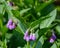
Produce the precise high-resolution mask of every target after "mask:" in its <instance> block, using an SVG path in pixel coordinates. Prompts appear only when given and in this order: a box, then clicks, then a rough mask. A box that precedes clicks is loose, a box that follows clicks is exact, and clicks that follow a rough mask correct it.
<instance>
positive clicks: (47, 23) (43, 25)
mask: <svg viewBox="0 0 60 48" xmlns="http://www.w3.org/2000/svg"><path fill="white" fill-rule="evenodd" d="M56 12H57V10H56V9H55V10H53V11H52V12H51V13H49V14H48V15H49V16H51V17H50V18H47V19H46V20H44V21H42V22H41V23H40V28H41V29H42V28H46V27H49V26H50V25H51V23H52V22H53V21H54V20H55V17H56Z"/></svg>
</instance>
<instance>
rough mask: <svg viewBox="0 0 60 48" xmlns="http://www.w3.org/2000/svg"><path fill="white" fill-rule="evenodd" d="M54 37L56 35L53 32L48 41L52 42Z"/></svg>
mask: <svg viewBox="0 0 60 48" xmlns="http://www.w3.org/2000/svg"><path fill="white" fill-rule="evenodd" d="M55 39H56V35H55V34H54V33H53V34H52V36H51V37H50V40H49V42H50V43H53V42H54V41H55Z"/></svg>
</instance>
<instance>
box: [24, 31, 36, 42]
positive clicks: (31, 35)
mask: <svg viewBox="0 0 60 48" xmlns="http://www.w3.org/2000/svg"><path fill="white" fill-rule="evenodd" d="M24 39H25V40H26V41H30V40H33V41H34V40H35V39H36V36H35V34H34V33H30V35H29V33H28V30H27V31H26V32H25V34H24Z"/></svg>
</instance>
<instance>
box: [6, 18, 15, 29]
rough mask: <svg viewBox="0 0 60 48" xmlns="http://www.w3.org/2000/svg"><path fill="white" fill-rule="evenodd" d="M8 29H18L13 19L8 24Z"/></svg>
mask: <svg viewBox="0 0 60 48" xmlns="http://www.w3.org/2000/svg"><path fill="white" fill-rule="evenodd" d="M6 26H7V28H8V29H10V30H13V29H14V28H16V24H15V23H14V22H13V20H12V19H9V21H8V23H7V25H6Z"/></svg>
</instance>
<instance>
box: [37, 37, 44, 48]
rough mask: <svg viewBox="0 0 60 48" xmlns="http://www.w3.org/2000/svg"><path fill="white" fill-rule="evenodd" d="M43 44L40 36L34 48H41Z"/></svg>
mask: <svg viewBox="0 0 60 48" xmlns="http://www.w3.org/2000/svg"><path fill="white" fill-rule="evenodd" d="M43 43H44V38H43V36H41V37H40V39H39V41H38V43H37V45H36V48H42V45H43Z"/></svg>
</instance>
